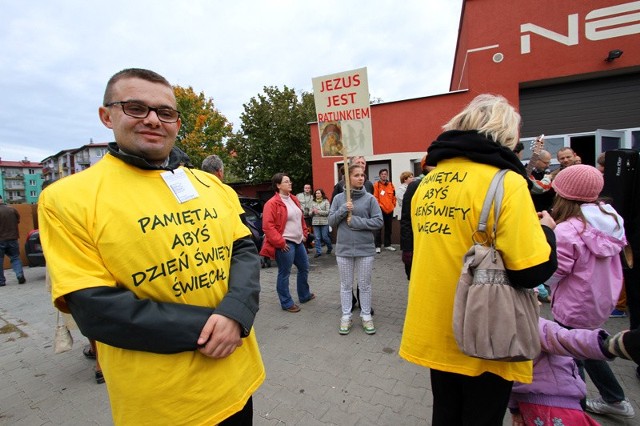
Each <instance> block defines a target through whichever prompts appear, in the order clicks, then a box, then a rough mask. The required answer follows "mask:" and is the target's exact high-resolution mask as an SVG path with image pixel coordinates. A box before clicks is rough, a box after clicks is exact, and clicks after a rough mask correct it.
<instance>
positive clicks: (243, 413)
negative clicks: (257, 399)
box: [218, 396, 253, 426]
mask: <svg viewBox="0 0 640 426" xmlns="http://www.w3.org/2000/svg"><path fill="white" fill-rule="evenodd" d="M252 424H253V397H252V396H250V397H249V400H248V401H247V403H246V404H245V405H244V407H243V408H242V410H240V411H238V412H237V413H235V414H234V415H233V416H231V417H227V418H226V419H224V420H223V421H222V422H220V423H219V424H218V426H251V425H252Z"/></svg>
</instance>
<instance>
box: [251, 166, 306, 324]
mask: <svg viewBox="0 0 640 426" xmlns="http://www.w3.org/2000/svg"><path fill="white" fill-rule="evenodd" d="M271 184H272V186H273V189H274V191H276V194H275V195H274V196H273V197H271V199H270V200H269V201H267V203H266V204H265V205H264V210H263V212H262V230H263V231H264V236H265V238H264V244H263V245H262V250H260V255H261V256H266V257H268V258H270V259H275V260H276V262H278V280H277V282H276V290H277V292H278V298H279V299H280V306H282V309H283V310H285V311H288V312H299V311H300V307H299V306H298V305H296V304H295V303H294V301H293V299H292V298H291V293H290V292H289V276H290V275H291V266H292V265H296V268H298V278H297V289H298V300H300V303H306V302H308V301H309V300H312V299H315V297H316V296H315V294H313V293H311V291H310V290H309V282H308V281H307V278H308V276H309V258H308V257H307V249H306V248H305V246H304V242H305V241H306V239H307V234H308V230H307V226H306V224H305V222H304V216H303V215H302V209H301V208H300V202H299V201H298V199H297V198H296V197H295V195H293V194H291V179H289V176H287V175H285V174H284V173H276V174H275V175H273V178H272V179H271Z"/></svg>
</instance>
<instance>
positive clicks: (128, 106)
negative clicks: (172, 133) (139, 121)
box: [105, 101, 180, 123]
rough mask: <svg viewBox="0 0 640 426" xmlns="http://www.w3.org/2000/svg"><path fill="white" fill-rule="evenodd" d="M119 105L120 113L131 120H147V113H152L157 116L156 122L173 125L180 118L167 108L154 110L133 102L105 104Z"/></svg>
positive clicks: (107, 105)
mask: <svg viewBox="0 0 640 426" xmlns="http://www.w3.org/2000/svg"><path fill="white" fill-rule="evenodd" d="M114 105H120V106H121V107H122V112H124V113H125V114H126V115H128V116H129V117H133V118H147V117H148V116H149V112H151V111H153V112H155V113H156V115H157V116H158V120H160V121H162V122H163V123H175V122H176V121H178V119H179V118H180V111H177V110H175V109H173V108H169V107H159V108H154V107H150V106H148V105H145V104H141V103H140V102H135V101H117V102H110V103H108V104H106V105H105V106H106V107H112V106H114Z"/></svg>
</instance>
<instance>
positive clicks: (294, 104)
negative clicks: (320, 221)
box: [227, 86, 315, 190]
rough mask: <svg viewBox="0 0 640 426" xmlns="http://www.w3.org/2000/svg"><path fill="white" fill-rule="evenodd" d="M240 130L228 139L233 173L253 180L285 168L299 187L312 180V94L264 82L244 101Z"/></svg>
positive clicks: (264, 177) (265, 177) (256, 180)
mask: <svg viewBox="0 0 640 426" xmlns="http://www.w3.org/2000/svg"><path fill="white" fill-rule="evenodd" d="M243 107H244V112H243V113H242V114H241V116H240V120H241V122H242V124H241V131H240V132H238V133H236V134H235V135H234V136H233V137H232V138H230V139H229V141H228V143H227V148H228V149H229V151H230V152H233V153H234V158H233V159H232V161H231V164H230V166H231V168H232V171H233V173H234V174H235V175H236V176H238V177H241V178H243V180H245V181H248V182H253V183H258V182H265V181H270V180H271V177H272V176H273V175H274V174H275V173H278V172H285V173H287V174H288V176H289V177H290V178H291V180H292V181H293V182H294V188H296V190H297V189H300V190H302V186H303V185H304V184H305V183H311V137H310V130H309V124H308V123H309V122H311V121H314V120H315V105H314V102H313V94H312V93H307V92H302V93H301V94H300V95H298V94H296V91H295V90H294V89H290V88H288V87H287V86H284V88H283V89H282V90H281V89H279V88H278V87H274V86H269V87H267V86H265V87H264V89H263V93H260V94H258V95H257V96H255V97H253V98H251V100H250V101H249V102H248V103H246V104H244V105H243Z"/></svg>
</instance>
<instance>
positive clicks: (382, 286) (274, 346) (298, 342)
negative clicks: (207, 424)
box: [0, 251, 640, 426]
mask: <svg viewBox="0 0 640 426" xmlns="http://www.w3.org/2000/svg"><path fill="white" fill-rule="evenodd" d="M310 262H311V273H310V284H311V289H312V291H313V292H314V293H315V294H316V296H317V298H316V299H315V300H313V301H310V302H308V303H306V304H304V305H302V311H301V312H299V313H296V314H292V313H288V312H284V311H282V310H281V309H280V305H279V303H278V298H277V295H276V293H275V280H276V275H277V268H276V267H275V266H274V267H271V268H267V269H263V270H262V273H261V280H262V288H263V290H262V294H261V299H260V312H259V313H258V316H257V318H256V322H255V330H256V333H257V337H258V341H259V342H260V348H261V352H262V356H263V359H264V362H265V365H266V369H267V379H266V381H265V383H264V384H263V385H262V387H261V388H260V389H259V390H258V391H257V392H256V394H255V395H254V409H255V412H254V424H255V425H258V426H262V425H273V426H275V425H305V426H306V425H428V424H429V423H430V418H431V406H432V397H431V390H430V385H429V374H428V370H427V369H424V368H421V367H418V366H415V365H413V364H410V363H408V362H405V361H404V360H402V359H400V357H399V356H398V353H397V352H398V346H399V344H400V334H401V331H402V324H403V320H404V310H405V304H406V298H407V281H406V279H405V275H404V269H403V265H402V263H401V261H400V251H397V252H384V253H381V254H379V255H377V257H376V262H375V264H374V271H373V305H374V308H375V316H374V322H375V325H376V329H377V333H376V334H375V335H372V336H369V335H366V334H365V333H364V331H362V329H361V328H360V327H359V323H358V322H357V321H354V327H353V329H352V331H351V333H350V334H349V335H347V336H341V335H339V334H338V322H339V317H340V308H339V306H340V301H339V284H338V282H339V281H338V272H337V267H336V263H335V258H334V257H333V256H327V255H323V256H321V257H320V258H317V259H314V258H311V259H310ZM294 270H295V268H294ZM25 273H26V278H27V280H28V281H27V283H26V284H24V285H18V284H17V282H16V280H15V276H14V275H13V273H12V271H7V273H6V276H7V286H6V287H2V288H0V378H1V380H0V383H1V386H0V425H24V426H34V425H100V426H103V425H111V424H112V420H111V413H110V407H109V400H108V397H107V393H106V390H105V387H104V385H97V384H96V383H95V381H94V377H93V363H92V362H90V361H88V360H86V359H85V358H84V357H83V355H82V348H83V346H84V345H85V343H86V339H85V338H84V337H82V336H81V335H80V333H79V332H78V331H77V330H74V331H73V335H74V338H75V343H74V347H73V349H72V350H71V351H69V352H66V353H63V354H58V355H54V353H53V349H52V338H53V333H54V328H55V323H56V314H55V311H54V309H53V308H52V306H51V303H50V300H49V295H48V294H47V293H46V291H45V288H44V268H26V269H25ZM291 288H292V289H293V290H294V291H295V273H293V274H292V286H291ZM294 296H295V295H294ZM543 313H544V314H545V315H546V316H548V305H545V306H544V307H543ZM354 319H357V314H356V316H354ZM627 326H628V321H627V320H626V319H611V320H609V321H608V323H607V328H608V329H609V330H610V331H617V330H620V329H623V328H625V327H627ZM612 367H613V369H614V371H615V372H616V374H617V377H618V379H619V381H620V383H621V384H622V386H623V388H624V389H625V392H626V393H627V396H628V398H629V399H630V400H631V403H632V404H633V407H634V409H635V410H636V412H637V416H636V418H635V419H631V420H622V419H617V418H614V417H605V416H594V417H595V418H596V419H597V420H598V421H599V422H600V423H601V424H602V425H607V426H608V425H636V424H640V420H639V419H640V406H639V405H638V403H639V402H640V381H638V379H636V377H635V370H634V367H635V365H634V364H633V363H632V362H630V361H625V360H616V361H614V362H613V363H612ZM588 382H589V381H588ZM589 391H590V394H591V395H594V394H595V388H594V386H593V384H592V383H590V382H589ZM504 424H505V425H510V424H511V422H510V416H509V415H507V416H506V417H505V422H504Z"/></svg>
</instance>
